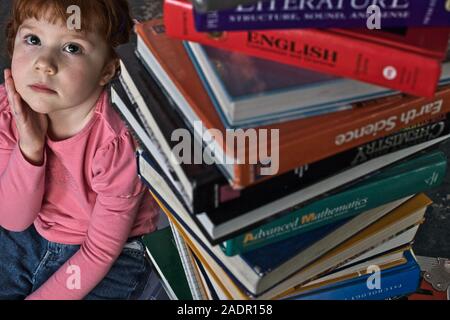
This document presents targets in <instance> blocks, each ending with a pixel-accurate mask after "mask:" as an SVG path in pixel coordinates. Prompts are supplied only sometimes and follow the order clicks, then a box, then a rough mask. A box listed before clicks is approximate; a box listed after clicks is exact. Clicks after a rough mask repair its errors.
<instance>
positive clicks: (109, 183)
mask: <svg viewBox="0 0 450 320" xmlns="http://www.w3.org/2000/svg"><path fill="white" fill-rule="evenodd" d="M92 171H93V172H92V173H93V189H94V191H95V192H97V193H98V194H102V195H104V196H109V197H121V198H123V197H124V198H130V197H135V196H137V195H139V194H141V193H142V192H144V191H145V188H144V186H143V184H142V182H141V181H140V179H139V177H138V171H137V163H136V147H135V142H134V139H133V137H132V135H131V134H130V132H129V131H128V130H127V129H126V128H124V130H122V132H121V133H120V135H118V136H116V137H114V138H113V139H112V140H110V141H109V142H107V143H106V144H105V145H104V146H102V147H100V148H99V149H98V150H97V152H96V154H95V156H94V161H93V165H92Z"/></svg>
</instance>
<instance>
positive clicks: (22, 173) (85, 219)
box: [0, 85, 159, 299]
mask: <svg viewBox="0 0 450 320" xmlns="http://www.w3.org/2000/svg"><path fill="white" fill-rule="evenodd" d="M0 203H1V207H0V225H1V226H2V227H3V228H5V229H7V230H11V231H16V232H17V231H23V230H25V229H27V228H28V227H29V226H31V224H33V223H34V226H35V227H36V229H37V231H38V232H39V234H40V235H41V236H42V237H44V238H45V239H47V240H48V241H52V242H57V243H63V244H77V245H81V247H80V250H79V251H78V252H77V253H76V254H74V255H73V257H72V258H70V259H69V260H68V261H67V262H66V263H65V264H64V265H63V266H62V267H61V268H60V269H59V270H58V271H57V272H56V273H55V274H54V275H53V276H52V277H51V278H50V279H49V280H47V282H45V283H44V284H43V285H42V286H41V287H40V288H38V290H36V291H35V292H34V293H32V294H31V295H30V296H28V299H82V298H83V297H84V296H86V295H87V294H88V293H89V292H90V291H91V290H92V289H93V288H95V286H96V285H97V284H98V283H100V281H101V280H102V279H103V278H104V277H105V276H106V274H107V273H108V271H109V269H110V268H111V266H112V265H113V264H114V262H115V260H116V259H117V257H118V256H119V254H120V253H121V251H122V248H123V246H124V244H125V243H126V240H127V238H129V237H133V236H138V235H143V234H146V233H149V232H152V231H154V230H155V228H156V227H155V226H156V223H157V219H158V213H159V211H158V209H157V205H156V203H155V202H154V200H153V199H152V198H151V195H150V193H149V192H147V191H146V188H145V187H144V185H143V184H142V183H141V182H140V181H139V179H138V177H137V166H136V159H135V147H134V142H133V138H132V136H131V135H130V133H129V131H128V130H127V128H126V126H125V124H124V122H123V121H122V120H121V118H120V116H119V115H118V114H117V113H116V112H115V110H114V109H113V108H112V107H111V105H110V103H109V97H108V94H107V91H106V90H104V91H103V93H102V94H101V96H100V98H99V100H98V102H97V104H96V106H95V114H94V116H93V117H92V119H91V120H90V122H89V123H88V124H87V125H86V126H85V127H84V129H83V130H82V131H81V132H79V133H78V134H76V135H75V136H73V137H71V138H68V139H66V140H62V141H52V140H51V139H50V138H49V137H47V144H46V149H45V153H44V163H43V165H42V166H34V165H32V164H31V163H29V162H28V161H27V160H26V159H25V158H24V157H23V155H22V152H21V151H20V148H19V146H18V131H17V128H16V124H15V120H14V118H13V115H12V113H11V109H10V106H9V103H8V99H7V95H6V90H5V87H4V85H0ZM24 259H26V257H24ZM70 266H77V267H79V270H80V275H81V277H80V280H81V286H80V288H79V289H78V288H75V289H74V288H73V286H69V288H68V286H67V285H66V283H67V280H68V278H69V277H70V276H72V273H71V272H68V270H73V269H72V268H69V267H70Z"/></svg>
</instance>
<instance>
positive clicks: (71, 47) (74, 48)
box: [64, 44, 81, 54]
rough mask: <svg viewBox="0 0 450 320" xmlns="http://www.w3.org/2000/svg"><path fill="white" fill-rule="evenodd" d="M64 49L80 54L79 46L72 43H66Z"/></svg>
mask: <svg viewBox="0 0 450 320" xmlns="http://www.w3.org/2000/svg"><path fill="white" fill-rule="evenodd" d="M64 49H65V51H66V52H68V53H71V54H80V53H81V49H80V47H79V46H77V45H74V44H68V45H67V46H66V47H65V48H64Z"/></svg>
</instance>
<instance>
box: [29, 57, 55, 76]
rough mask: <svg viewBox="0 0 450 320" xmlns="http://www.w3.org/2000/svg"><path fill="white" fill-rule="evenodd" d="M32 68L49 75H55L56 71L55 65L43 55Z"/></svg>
mask: <svg viewBox="0 0 450 320" xmlns="http://www.w3.org/2000/svg"><path fill="white" fill-rule="evenodd" d="M34 69H35V70H36V71H40V72H42V73H44V74H46V75H50V76H52V75H55V74H56V72H57V68H56V66H55V65H54V64H53V63H52V62H51V61H50V60H49V59H46V58H43V57H41V58H39V59H38V60H37V61H36V63H35V65H34Z"/></svg>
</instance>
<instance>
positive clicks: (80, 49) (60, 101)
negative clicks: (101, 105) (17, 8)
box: [11, 18, 112, 114]
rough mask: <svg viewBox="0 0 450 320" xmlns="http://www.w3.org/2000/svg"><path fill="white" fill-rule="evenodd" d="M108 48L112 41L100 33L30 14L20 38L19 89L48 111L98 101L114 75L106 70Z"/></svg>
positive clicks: (15, 67) (15, 62)
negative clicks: (69, 27) (37, 18)
mask: <svg viewBox="0 0 450 320" xmlns="http://www.w3.org/2000/svg"><path fill="white" fill-rule="evenodd" d="M108 52H109V51H108V46H107V44H106V41H105V40H104V39H103V38H102V37H101V36H100V35H98V34H96V33H88V34H83V33H81V32H76V31H75V30H69V29H68V28H67V27H66V26H65V25H63V24H51V23H49V22H47V21H45V20H36V19H34V18H33V19H27V20H25V21H24V22H23V24H22V25H21V26H20V28H19V30H18V32H17V35H16V38H15V43H14V53H13V58H12V65H11V71H12V76H13V79H14V82H15V86H16V90H17V92H18V93H19V94H20V95H21V96H22V99H23V100H24V101H25V102H27V103H28V104H29V105H30V107H31V108H32V109H33V110H34V111H36V112H39V113H43V114H50V113H52V112H55V111H61V110H66V109H70V108H74V107H77V106H80V105H82V104H83V103H84V102H86V101H93V102H95V101H96V99H97V98H98V95H99V93H100V92H101V89H102V86H104V85H105V84H106V83H107V82H108V80H109V78H107V77H108V76H105V74H104V73H105V67H106V63H107V61H106V60H107V58H108ZM110 76H112V75H110ZM106 78H107V79H106ZM42 88H48V89H50V90H42Z"/></svg>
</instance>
